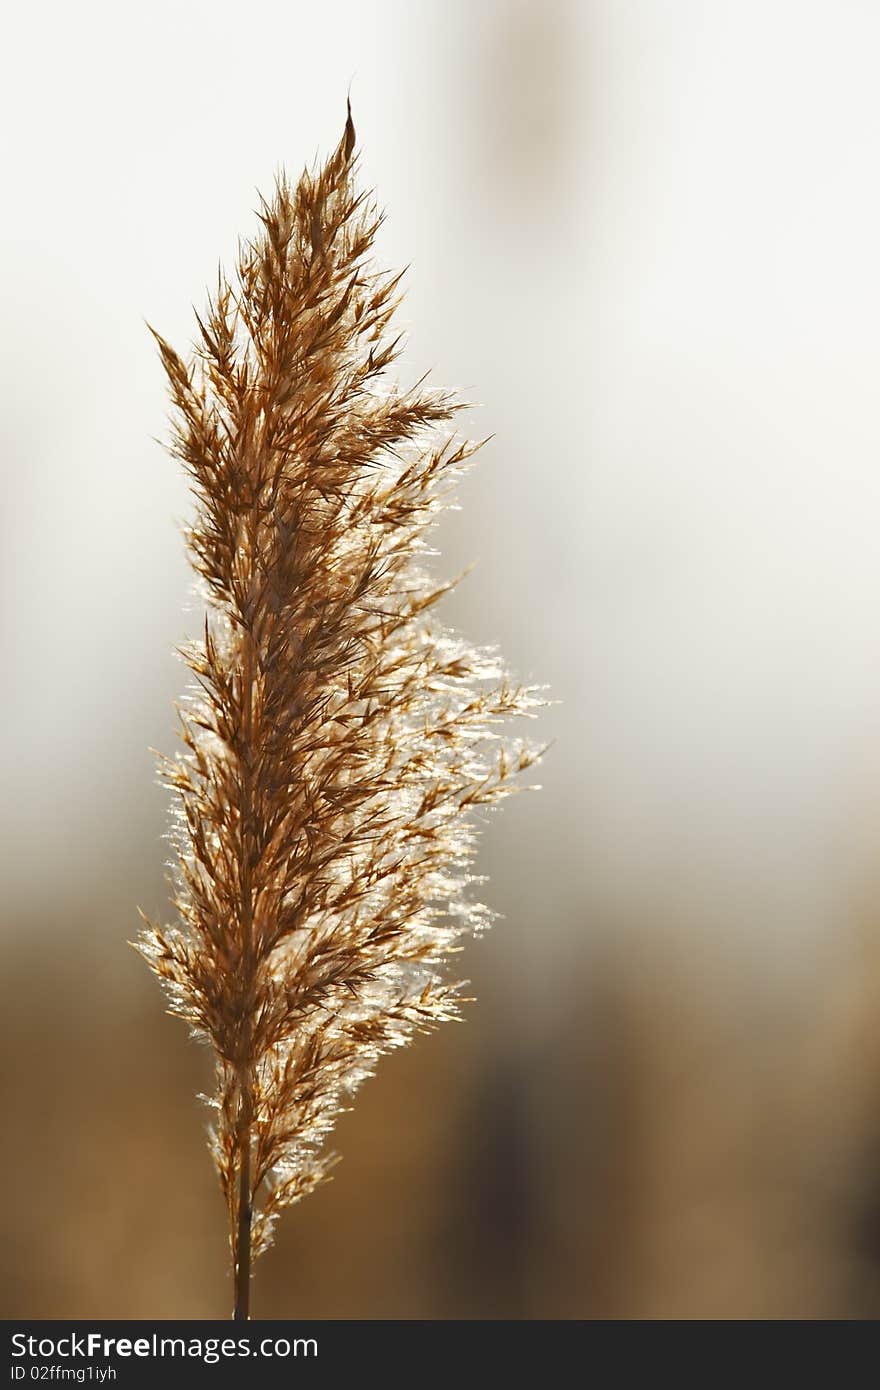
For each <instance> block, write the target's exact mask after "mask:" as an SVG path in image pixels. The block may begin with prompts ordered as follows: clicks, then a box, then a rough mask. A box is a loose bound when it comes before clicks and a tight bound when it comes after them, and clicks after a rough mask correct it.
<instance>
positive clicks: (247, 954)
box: [232, 630, 254, 1322]
mask: <svg viewBox="0 0 880 1390" xmlns="http://www.w3.org/2000/svg"><path fill="white" fill-rule="evenodd" d="M242 686H243V704H244V708H243V740H242V741H243V746H244V768H243V771H242V798H241V810H240V814H241V839H240V845H241V853H242V859H243V862H242V864H241V870H240V872H241V934H242V942H241V944H242V956H243V961H244V966H245V971H246V974H247V976H248V977H249V983H250V984H252V982H253V981H252V977H253V973H254V949H253V931H254V923H253V914H254V903H253V883H252V878H251V873H252V864H251V843H250V831H251V828H252V820H253V780H252V766H251V758H252V756H253V719H254V708H253V706H254V641H253V636H252V634H251V632H250V631H249V630H246V632H245V638H244V671H243V678H242ZM250 993H251V990H250V989H249V990H248V996H249V995H250ZM250 1062H251V1058H250V1048H249V1047H248V1048H247V1065H246V1066H245V1067H244V1069H243V1072H242V1073H241V1074H240V1075H239V1134H238V1155H239V1168H238V1213H237V1229H236V1237H235V1307H234V1309H233V1313H232V1317H233V1320H234V1321H236V1322H247V1320H248V1318H249V1317H250V1290H251V1222H252V1218H253V1206H252V1201H251V1120H252V1116H253V1096H252V1087H253V1079H252V1072H251V1066H250Z"/></svg>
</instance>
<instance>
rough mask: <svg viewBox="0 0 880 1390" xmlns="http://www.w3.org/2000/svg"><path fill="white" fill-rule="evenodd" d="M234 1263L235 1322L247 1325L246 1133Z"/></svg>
mask: <svg viewBox="0 0 880 1390" xmlns="http://www.w3.org/2000/svg"><path fill="white" fill-rule="evenodd" d="M235 1249H236V1260H235V1307H234V1309H233V1312H232V1317H233V1320H234V1321H235V1322H247V1320H248V1318H249V1317H250V1296H251V1144H250V1129H248V1131H247V1134H246V1136H245V1137H244V1140H243V1148H242V1152H241V1168H240V1173H239V1186H238V1231H237V1234H236V1242H235Z"/></svg>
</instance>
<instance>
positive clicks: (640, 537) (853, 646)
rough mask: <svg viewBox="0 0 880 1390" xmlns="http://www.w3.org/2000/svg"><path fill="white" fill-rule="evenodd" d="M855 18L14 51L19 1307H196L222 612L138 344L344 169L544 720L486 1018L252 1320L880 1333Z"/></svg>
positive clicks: (7, 965)
mask: <svg viewBox="0 0 880 1390" xmlns="http://www.w3.org/2000/svg"><path fill="white" fill-rule="evenodd" d="M878 47H880V11H878V9H877V7H876V6H875V5H873V4H871V3H870V0H865V2H864V3H858V0H834V2H833V3H832V0H797V2H796V0H738V3H737V4H735V5H734V4H729V3H725V0H708V2H707V0H676V3H674V4H672V3H666V2H665V0H570V2H566V0H555V2H553V0H551V2H549V3H548V2H547V0H544V3H540V4H539V3H537V0H531V3H526V0H480V3H478V4H474V3H471V2H470V0H419V3H417V4H412V3H403V0H400V2H399V3H398V0H380V2H379V3H369V0H360V2H359V3H342V2H341V0H338V3H336V4H334V5H333V6H314V5H305V4H301V3H297V2H294V3H289V2H288V3H285V4H281V3H268V2H267V0H252V3H251V4H250V5H248V6H247V7H246V9H244V10H242V9H241V8H240V7H239V6H237V5H232V4H231V3H228V0H212V3H210V4H208V3H194V0H183V2H181V0H176V3H174V4H171V3H167V2H166V0H154V3H153V4H151V5H150V6H138V7H129V6H116V5H111V4H109V3H97V0H84V3H82V4H79V5H76V6H65V5H61V4H60V3H57V0H56V3H49V4H44V5H34V6H31V7H29V8H28V7H24V6H18V7H16V9H15V12H14V13H13V14H11V15H10V16H9V17H8V19H7V23H6V39H5V43H4V47H3V54H2V57H0V65H2V82H0V114H2V120H0V128H2V130H3V137H2V138H3V145H4V150H3V162H4V179H3V185H2V192H0V200H2V204H3V216H2V218H0V239H2V243H3V245H2V256H0V279H2V302H3V306H4V319H5V324H6V327H5V331H4V333H3V335H2V339H0V356H2V378H3V389H2V392H0V414H2V441H3V447H2V468H3V506H2V512H0V528H2V530H0V537H2V545H0V624H2V650H3V653H4V657H5V659H4V663H3V665H4V678H3V697H2V698H3V704H2V708H3V720H2V727H0V755H2V768H3V782H4V794H3V797H2V802H0V814H2V818H3V821H2V841H0V842H2V861H3V892H2V928H0V975H2V980H0V1042H2V1047H0V1074H2V1083H0V1084H2V1109H3V1114H4V1116H5V1117H6V1143H5V1144H4V1146H3V1160H2V1163H3V1168H4V1174H3V1186H4V1191H5V1192H6V1194H7V1200H6V1201H5V1202H4V1203H3V1204H2V1207H0V1228H2V1250H0V1313H2V1315H3V1316H5V1317H7V1318H12V1317H24V1316H29V1317H43V1318H49V1317H69V1318H72V1317H116V1318H151V1317H222V1316H225V1315H226V1313H227V1311H228V1307H229V1305H230V1302H231V1294H230V1286H229V1281H228V1278H227V1275H226V1249H225V1241H226V1235H225V1224H224V1216H223V1211H222V1207H221V1201H220V1197H219V1193H218V1191H217V1189H216V1186H215V1180H214V1177H213V1174H212V1171H211V1167H210V1162H209V1158H208V1155H207V1152H206V1149H205V1145H204V1128H205V1123H206V1114H207V1112H205V1111H204V1110H201V1109H200V1108H199V1106H198V1105H197V1103H196V1102H195V1100H194V1099H193V1096H194V1093H195V1092H197V1091H199V1090H201V1089H203V1088H204V1087H206V1086H207V1085H208V1084H209V1070H208V1065H207V1060H206V1057H205V1055H204V1054H203V1053H202V1051H201V1050H200V1049H199V1048H198V1047H197V1046H195V1045H194V1044H193V1043H192V1042H190V1041H189V1040H188V1039H187V1036H186V1031H185V1029H184V1028H183V1027H182V1025H180V1024H179V1023H175V1022H172V1021H171V1020H169V1019H168V1018H167V1017H166V1016H165V1015H164V1012H163V1004H162V1001H161V997H160V994H159V991H158V989H157V986H156V984H155V981H154V980H153V979H152V977H151V976H149V974H148V972H147V971H146V970H145V969H144V967H143V965H142V964H141V962H140V961H139V960H138V959H137V958H136V956H135V955H134V953H133V952H132V951H131V950H130V949H129V948H128V947H127V946H126V940H127V938H130V937H131V936H133V935H134V934H135V932H136V931H137V926H138V923H137V917H136V911H135V909H136V905H137V904H140V905H141V906H143V907H144V909H145V910H147V911H148V912H149V913H150V914H151V915H156V916H162V915H163V913H165V911H166V901H167V892H166V887H165V884H164V879H163V875H164V861H165V858H166V856H167V852H168V847H167V845H166V843H165V841H164V840H163V838H162V837H163V833H164V830H165V825H166V814H167V807H166V798H165V795H164V793H163V792H162V791H161V789H160V788H159V787H158V786H157V785H156V779H155V773H154V764H153V759H152V756H151V754H150V752H149V748H150V746H153V747H159V748H162V749H165V750H170V749H171V748H172V747H173V741H174V718H173V712H172V701H173V699H174V697H175V696H176V695H177V693H178V692H179V691H180V690H181V688H182V685H183V683H184V678H185V677H184V671H183V668H182V667H181V665H180V664H179V662H178V661H177V660H176V658H175V657H174V655H173V647H174V646H175V644H176V643H178V642H179V641H180V640H181V639H182V638H183V637H184V636H185V635H186V634H187V633H188V632H193V631H195V630H196V629H197V628H198V626H199V614H198V611H197V607H196V605H195V603H194V600H193V599H192V597H191V592H190V584H189V576H188V571H187V566H186V561H185V557H184V553H183V546H182V542H181V539H180V536H179V531H178V523H179V522H180V520H181V519H183V518H185V516H186V514H187V510H188V506H189V503H188V500H187V495H186V489H185V486H184V482H183V479H182V476H181V474H180V471H179V469H178V468H177V466H176V465H175V464H174V463H173V462H172V461H171V460H169V459H168V458H167V457H166V456H165V455H164V454H163V452H162V449H161V447H160V445H159V444H157V443H156V442H154V437H155V438H158V439H160V440H161V439H162V438H164V437H165V434H166V423H165V388H164V383H163V379H162V374H161V369H160V366H159V363H158V360H157V357H156V354H155V351H154V348H153V345H152V342H151V339H150V338H149V335H148V333H147V331H146V328H145V326H144V322H143V320H144V319H148V320H149V321H150V322H151V323H152V324H154V325H155V326H156V327H157V328H158V329H159V330H160V331H161V332H162V333H163V334H164V335H165V336H166V337H167V338H168V339H169V340H170V341H171V342H172V343H175V344H176V345H177V346H179V347H181V348H183V347H185V345H186V344H187V342H188V341H189V340H190V338H191V335H192V329H193V320H192V306H193V305H195V306H196V307H200V306H201V305H202V303H203V302H204V298H205V293H206V290H205V287H206V286H207V285H209V284H210V283H211V281H212V279H213V277H214V275H215V271H216V265H217V261H218V259H222V260H224V261H225V262H227V263H228V262H229V261H230V260H231V259H232V256H233V255H234V252H235V245H236V237H237V236H238V235H239V234H248V233H249V232H250V231H251V230H252V228H253V227H254V217H253V209H254V207H255V204H256V199H257V194H256V190H257V189H258V188H260V189H267V188H269V187H270V186H271V181H272V178H273V175H274V172H275V170H276V169H277V168H278V167H279V166H280V165H281V164H282V163H283V164H285V165H286V166H287V167H288V168H289V169H290V170H291V171H292V172H296V171H298V169H299V168H300V167H301V166H302V164H303V163H304V162H305V161H307V160H311V159H312V158H313V157H314V155H315V154H317V153H318V152H319V151H320V152H327V151H329V149H330V148H331V147H332V146H333V145H334V144H335V142H336V140H337V139H338V136H339V133H340V131H341V128H342V123H343V120H344V106H345V96H346V91H347V89H348V87H349V83H351V90H352V102H353V106H354V114H355V121H356V125H357V129H358V137H359V143H360V147H361V150H362V160H363V164H362V168H363V176H364V178H365V179H366V180H368V181H369V182H370V183H371V184H372V185H373V186H374V187H375V188H376V189H377V191H378V195H379V198H380V200H381V202H382V203H383V205H384V206H385V207H386V208H387V211H388V219H387V223H386V225H385V227H384V228H383V230H382V233H381V239H380V247H379V250H380V257H381V259H382V261H383V263H384V264H386V265H388V266H397V265H402V264H408V265H409V266H410V270H409V274H408V277H407V283H408V298H407V301H406V304H405V307H404V311H403V313H404V319H405V323H406V326H407V328H408V330H409V332H410V339H409V346H408V349H407V353H406V357H405V359H404V362H403V364H402V374H403V375H404V376H406V377H410V378H412V377H414V376H416V375H418V374H420V373H421V372H422V371H424V370H426V369H428V368H430V369H431V370H432V372H433V375H434V378H435V380H436V381H438V382H439V383H443V384H448V385H451V386H456V387H458V388H459V389H460V390H461V391H462V392H463V393H464V394H465V395H466V396H467V397H468V399H470V400H472V401H474V402H476V403H478V405H477V408H476V409H475V411H474V413H473V415H472V417H471V421H470V429H471V430H472V432H473V433H475V434H482V433H488V432H489V431H494V432H495V436H496V437H495V439H494V441H493V442H492V444H491V445H490V446H489V447H488V448H487V449H486V450H485V452H484V453H483V455H482V456H481V462H480V464H479V466H478V468H477V469H476V471H475V472H474V474H473V475H472V476H471V478H470V479H469V480H468V481H467V483H466V485H465V486H464V487H463V489H462V496H461V501H462V510H461V511H460V512H457V513H454V514H451V515H450V517H449V518H448V519H447V521H446V523H445V524H444V527H443V530H442V533H441V544H442V545H443V550H444V556H443V572H444V573H449V572H453V571H456V570H458V569H459V568H460V567H461V566H462V565H463V564H464V563H466V562H468V561H470V560H473V559H476V560H477V561H478V562H479V563H478V567H477V570H476V572H475V574H473V575H472V576H471V578H470V579H469V580H468V582H467V583H466V584H465V585H464V586H463V587H462V588H461V589H460V590H459V591H458V592H457V593H456V594H455V595H454V596H453V598H452V599H451V600H450V601H449V602H448V604H447V619H448V621H450V622H452V623H453V624H454V625H456V626H459V627H461V628H462V629H464V630H465V631H466V632H467V633H468V634H469V635H470V636H471V637H473V638H474V639H475V640H478V641H482V642H494V641H497V642H499V643H500V645H501V647H502V649H503V651H504V652H505V653H506V655H507V658H508V660H509V661H510V663H511V665H512V667H513V668H514V669H515V670H516V671H517V672H518V673H519V674H520V675H521V676H522V677H523V678H525V679H530V678H533V679H536V680H539V681H542V682H546V683H548V684H549V685H550V687H551V689H552V694H553V695H554V697H555V698H556V699H557V700H559V701H560V703H559V705H558V706H556V707H554V708H553V709H552V710H549V711H548V712H547V713H546V715H545V717H544V720H543V729H544V731H545V732H546V735H547V737H548V738H550V737H553V738H555V739H556V740H557V742H556V746H555V747H554V749H553V751H552V753H551V754H550V755H549V756H548V757H547V759H546V760H545V763H544V765H543V768H542V776H541V780H542V782H543V784H544V790H543V792H542V793H541V795H540V797H537V798H536V797H528V798H518V799H515V800H514V801H513V802H512V803H510V804H509V806H508V809H506V811H505V813H504V814H503V815H502V816H500V817H499V818H498V819H497V821H496V820H493V821H492V823H491V825H490V826H489V827H488V829H487V833H486V836H485V840H484V848H483V852H482V860H481V866H482V868H483V869H484V870H485V872H486V873H488V874H489V875H491V880H492V882H491V888H490V889H489V890H488V893H489V901H490V902H491V904H492V905H493V907H495V908H496V909H497V910H498V911H499V912H500V913H502V914H503V918H504V920H503V921H501V922H499V923H498V925H497V927H496V928H495V929H494V930H493V931H492V932H491V933H490V934H489V936H488V937H487V938H486V939H484V940H482V941H480V942H479V943H474V944H473V945H472V946H470V947H469V948H468V951H467V954H466V970H467V973H468V975H469V976H470V978H471V980H472V983H473V990H474V993H475V994H477V996H478V998H479V1002H478V1004H477V1005H475V1006H473V1007H471V1008H470V1009H469V1011H468V1017H467V1021H466V1022H465V1023H464V1024H463V1025H462V1026H459V1027H456V1028H447V1029H443V1030H441V1031H440V1032H439V1033H438V1034H436V1035H435V1036H433V1037H431V1038H424V1039H421V1040H420V1041H418V1042H417V1043H416V1045H415V1046H414V1047H413V1048H411V1049H410V1050H408V1051H406V1052H404V1053H401V1054H399V1055H396V1056H394V1057H391V1058H389V1059H387V1060H386V1061H385V1063H384V1064H383V1065H382V1068H381V1070H380V1073H379V1075H378V1077H377V1078H376V1079H375V1080H374V1081H372V1082H370V1083H368V1085H367V1086H366V1087H365V1088H364V1090H363V1091H362V1092H361V1093H360V1095H359V1097H358V1100H357V1104H356V1107H355V1109H354V1111H353V1112H352V1113H351V1114H350V1115H348V1116H347V1117H346V1118H345V1120H344V1122H343V1123H342V1125H341V1126H340V1128H339V1130H338V1133H337V1136H336V1142H335V1145H334V1147H336V1148H337V1149H338V1150H339V1151H340V1152H341V1154H342V1155H343V1159H344V1161H343V1162H342V1164H341V1165H340V1166H339V1168H338V1169H337V1173H336V1178H335V1180H334V1182H333V1183H331V1184H329V1185H327V1186H326V1187H325V1188H323V1189H322V1190H321V1191H320V1192H318V1193H317V1194H316V1195H314V1196H312V1197H311V1198H309V1199H308V1200H307V1201H306V1202H304V1203H303V1204H302V1205H301V1206H299V1207H297V1208H296V1209H294V1211H292V1212H291V1213H290V1214H288V1215H287V1217H286V1218H285V1220H284V1222H283V1223H282V1225H281V1227H280V1230H279V1237H278V1241H277V1244H276V1246H275V1248H274V1249H273V1250H272V1252H271V1253H270V1254H269V1255H268V1256H266V1257H265V1259H264V1260H263V1261H261V1263H260V1265H259V1267H258V1272H257V1276H256V1282H255V1290H254V1302H255V1310H256V1314H257V1316H263V1317H299V1316H302V1317H366V1318H371V1317H423V1318H445V1317H502V1318H528V1317H558V1318H594V1317H615V1318H634V1317H666V1318H668V1317H676V1318H678V1317H688V1318H698V1317H816V1316H824V1317H853V1318H862V1317H876V1316H878V1315H880V544H878V537H880V410H878V390H877V383H878V380H880V329H878V325H880V259H878V255H877V247H878V245H880V195H878V191H877V188H878V185H877V175H876V170H877V152H878V148H880V88H878V85H877V82H876V55H877V52H878Z"/></svg>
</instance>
